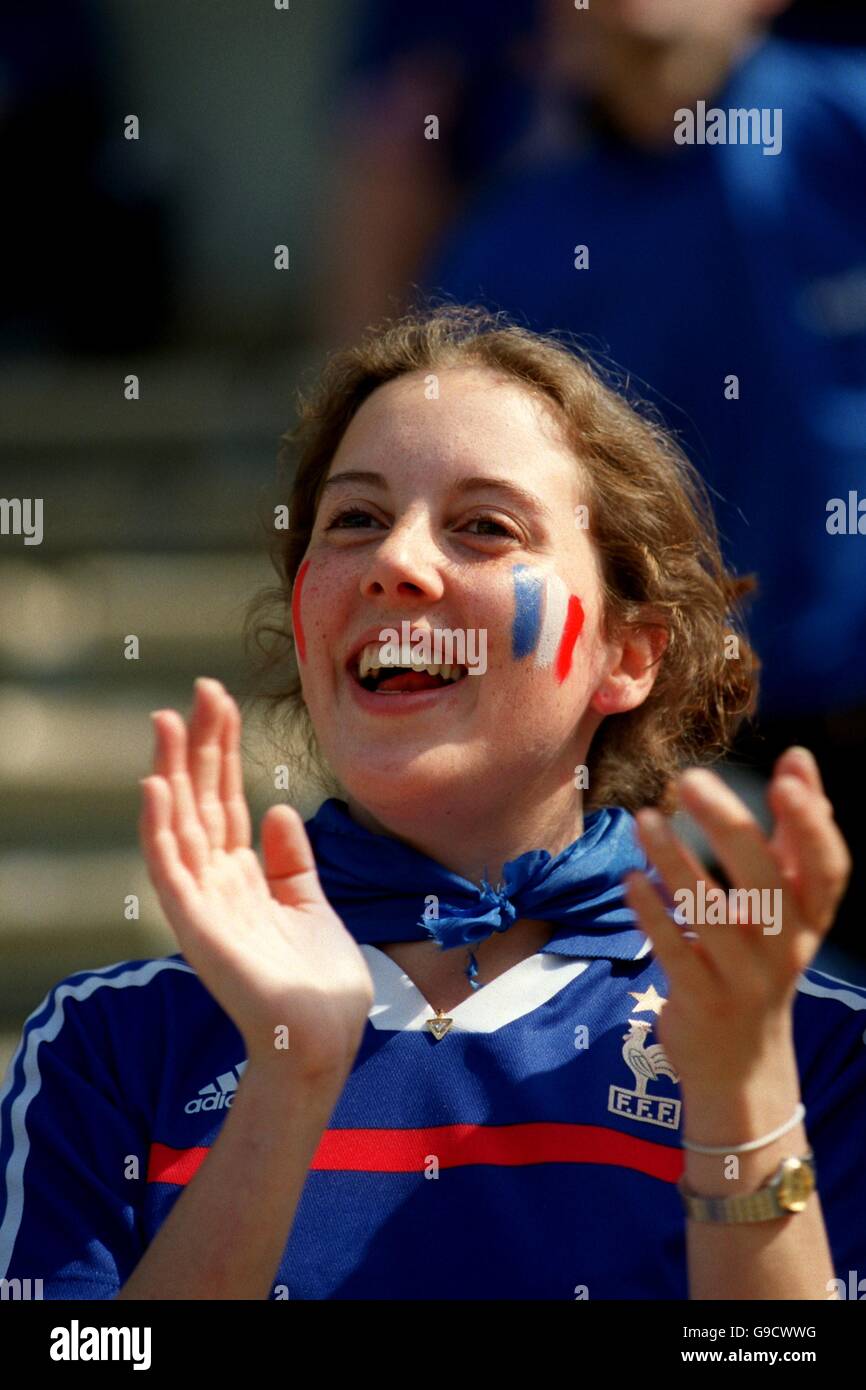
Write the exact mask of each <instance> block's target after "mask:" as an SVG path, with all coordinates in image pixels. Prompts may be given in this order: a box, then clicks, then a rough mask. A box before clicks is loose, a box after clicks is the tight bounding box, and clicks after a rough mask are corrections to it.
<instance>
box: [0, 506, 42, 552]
mask: <svg viewBox="0 0 866 1390" xmlns="http://www.w3.org/2000/svg"><path fill="white" fill-rule="evenodd" d="M0 536H23V537H24V544H25V545H41V544H42V498H41V497H0Z"/></svg>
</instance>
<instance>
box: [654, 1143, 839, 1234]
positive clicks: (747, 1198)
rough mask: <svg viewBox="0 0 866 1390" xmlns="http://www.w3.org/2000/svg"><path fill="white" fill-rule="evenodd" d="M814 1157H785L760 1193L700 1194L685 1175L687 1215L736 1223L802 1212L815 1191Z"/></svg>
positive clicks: (683, 1194)
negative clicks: (693, 1189) (692, 1187)
mask: <svg viewBox="0 0 866 1390" xmlns="http://www.w3.org/2000/svg"><path fill="white" fill-rule="evenodd" d="M816 1182H817V1175H816V1173H815V1156H814V1154H812V1153H811V1152H809V1153H807V1154H804V1155H803V1156H802V1158H785V1159H783V1160H782V1162H781V1163H780V1164H779V1166H778V1168H777V1169H776V1171H775V1173H774V1174H773V1176H772V1177H771V1179H770V1181H769V1182H768V1183H767V1184H766V1185H765V1186H764V1187H761V1188H759V1189H758V1191H757V1192H740V1193H735V1194H733V1195H732V1196H730V1197H699V1196H697V1194H696V1193H694V1192H690V1191H689V1190H688V1188H687V1187H686V1182H685V1177H682V1178H680V1180H679V1182H678V1183H677V1187H678V1188H679V1193H680V1197H681V1198H682V1201H683V1206H684V1207H685V1210H686V1215H687V1216H689V1217H691V1219H692V1220H693V1221H718V1222H722V1223H723V1224H724V1225H735V1224H738V1223H739V1222H741V1221H774V1220H776V1219H777V1218H778V1217H780V1216H790V1215H791V1213H792V1212H800V1211H803V1209H804V1207H805V1206H806V1203H807V1202H808V1200H809V1198H810V1196H811V1195H812V1193H813V1192H814V1191H815V1186H816Z"/></svg>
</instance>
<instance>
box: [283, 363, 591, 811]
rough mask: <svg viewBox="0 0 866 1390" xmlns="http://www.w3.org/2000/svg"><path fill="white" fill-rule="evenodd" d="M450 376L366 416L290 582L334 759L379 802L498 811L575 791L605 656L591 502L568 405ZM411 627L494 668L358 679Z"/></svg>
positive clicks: (304, 660)
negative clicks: (570, 437)
mask: <svg viewBox="0 0 866 1390" xmlns="http://www.w3.org/2000/svg"><path fill="white" fill-rule="evenodd" d="M435 379H436V380H437V381H438V398H434V399H430V398H429V397H430V394H431V389H430V386H429V383H430V381H431V377H430V376H429V375H425V374H423V373H420V372H419V373H412V374H411V375H406V376H402V377H399V378H397V379H396V380H394V381H391V382H388V383H387V384H386V385H385V386H382V387H380V388H378V389H377V390H376V391H375V392H374V393H373V395H372V396H370V397H369V398H368V399H367V400H366V401H365V402H364V404H363V406H362V407H361V408H360V410H359V411H358V413H357V414H356V415H355V417H354V418H353V420H352V422H351V424H350V425H349V428H348V429H347V431H346V433H345V435H344V436H343V438H342V440H341V442H340V445H339V448H338V449H337V452H336V454H335V456H334V458H333V460H332V462H331V465H330V468H329V471H328V483H327V486H326V487H325V489H324V491H323V493H322V496H321V501H320V503H319V509H318V513H317V516H316V521H315V525H314V529H313V533H312V536H311V538H310V543H309V546H308V548H307V551H306V554H305V557H304V561H303V562H302V565H301V567H300V570H299V574H298V581H297V582H296V584H295V602H294V612H293V622H294V631H295V638H296V643H297V646H298V658H299V659H298V665H299V668H300V673H301V682H302V689H303V696H304V700H305V702H306V705H307V708H308V710H309V713H310V717H311V719H312V722H313V726H314V728H315V730H316V735H317V737H318V739H319V742H320V745H321V748H322V751H323V753H324V755H325V757H326V759H327V761H328V763H329V764H330V766H331V768H332V769H333V771H334V773H335V774H336V776H337V777H338V779H339V781H340V782H341V784H342V785H343V787H344V788H346V790H347V792H348V793H349V795H350V798H354V799H356V800H357V801H358V802H360V803H361V804H363V805H364V806H367V807H369V808H370V809H371V810H372V812H373V814H374V815H375V814H376V813H377V810H378V811H381V812H387V811H388V810H389V809H391V808H397V807H401V806H402V807H403V808H415V809H416V810H417V808H418V807H419V806H421V805H425V804H426V805H427V806H429V807H431V808H432V806H433V805H434V799H437V798H445V799H446V800H445V801H438V800H437V801H435V804H436V805H437V806H445V805H447V798H451V797H459V798H466V797H469V798H471V799H472V802H473V804H474V805H475V806H476V808H477V811H478V813H479V814H481V815H483V813H484V807H485V805H486V804H487V805H489V806H490V807H493V806H494V805H499V806H500V808H501V798H503V797H506V798H508V797H513V798H515V799H517V798H519V797H520V795H521V794H526V795H529V796H535V797H537V796H539V795H542V796H543V795H544V794H545V793H546V792H547V791H549V790H552V789H554V788H556V789H558V790H559V791H562V788H563V787H564V786H566V785H568V786H573V785H575V781H574V777H575V774H574V769H575V765H576V764H579V763H583V762H585V756H586V750H587V747H588V743H589V738H590V736H591V734H592V732H593V731H594V729H595V728H596V727H597V725H598V723H599V722H600V714H599V712H598V710H596V709H593V708H592V707H591V706H590V702H591V700H592V699H593V696H594V694H595V692H596V690H597V688H598V686H599V684H600V682H601V681H602V680H603V678H604V676H605V674H606V671H607V668H608V666H609V665H610V650H609V649H608V647H607V646H606V645H605V644H604V642H603V641H602V639H601V636H600V631H599V627H600V622H601V588H600V573H599V566H598V560H597V556H596V553H595V549H594V546H593V543H592V541H591V540H590V539H589V536H588V533H587V530H586V524H585V514H584V513H582V512H581V510H580V509H581V507H582V505H583V504H585V503H586V501H587V498H586V496H585V493H584V491H583V489H582V486H581V481H580V475H579V469H578V467H577V466H576V463H575V459H574V456H573V454H572V453H571V452H570V451H569V450H568V448H567V447H566V445H565V443H564V442H563V441H562V440H561V438H560V436H559V433H558V430H557V427H556V424H555V421H554V419H553V418H552V417H551V415H550V414H549V413H548V412H547V410H546V409H545V408H544V407H543V406H542V405H540V404H539V403H538V402H537V401H536V400H535V399H534V398H533V397H532V396H531V395H530V394H529V393H528V392H526V391H524V390H523V389H522V388H521V387H520V386H518V385H517V384H516V383H514V382H510V381H507V380H504V379H503V378H500V377H499V376H497V375H495V374H493V373H492V372H490V371H489V370H488V369H485V368H480V367H452V368H448V369H443V370H441V371H439V372H438V373H437V374H436V378H435ZM358 474H363V475H364V476H363V477H361V476H350V475H358ZM404 622H405V623H408V624H409V625H410V627H409V628H408V629H405V631H406V632H408V633H409V640H410V642H411V641H412V640H416V641H417V634H418V633H421V634H423V633H427V634H429V635H430V636H431V638H432V636H433V635H434V634H435V633H436V631H437V630H439V631H440V633H444V631H445V630H448V631H450V632H451V633H452V634H455V638H454V639H453V640H455V641H456V640H459V639H458V637H457V634H459V633H463V634H464V641H465V643H466V646H465V657H466V662H465V664H466V665H467V666H469V665H470V664H471V663H474V664H475V665H476V666H477V667H478V668H481V667H482V665H483V664H484V660H483V659H482V655H481V654H482V653H484V658H486V669H484V670H483V674H466V675H465V676H463V677H462V679H460V680H458V681H456V682H452V683H450V684H447V685H444V686H442V687H441V688H437V689H435V690H430V691H426V692H424V693H415V694H400V693H375V694H373V693H369V692H364V691H362V690H360V688H359V685H358V683H357V680H356V675H355V669H354V666H355V663H354V662H350V664H349V666H347V660H348V658H349V657H350V655H351V654H352V653H354V652H356V650H357V648H358V644H359V641H360V640H361V639H362V638H364V639H365V640H369V641H372V642H374V643H375V644H376V646H377V647H378V646H379V640H378V639H379V637H380V634H382V633H383V632H384V631H385V629H389V628H390V629H395V630H396V632H397V634H399V635H402V634H403V632H404V629H402V627H401V624H402V623H404ZM443 640H444V639H443ZM456 650H457V648H456V647H455V651H456ZM443 651H447V649H445V648H443ZM446 660H447V656H446ZM400 683H401V682H399V681H398V682H396V684H397V685H399V684H400ZM404 683H405V682H404ZM409 683H410V684H412V683H414V684H417V683H418V682H417V681H415V682H412V681H411V680H410V682H409Z"/></svg>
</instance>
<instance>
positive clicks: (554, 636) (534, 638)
mask: <svg viewBox="0 0 866 1390" xmlns="http://www.w3.org/2000/svg"><path fill="white" fill-rule="evenodd" d="M512 574H513V575H514V627H513V630H512V641H511V649H512V652H513V655H514V657H515V660H517V661H519V660H520V659H521V658H522V657H524V656H529V655H530V654H531V653H533V652H534V653H535V665H536V666H549V667H552V669H553V674H554V676H555V677H556V680H557V682H558V683H559V684H560V685H561V684H562V682H563V681H564V680H565V678H566V676H567V675H568V673H569V671H570V670H571V658H572V655H573V653H574V644H575V642H576V641H577V639H578V637H579V636H580V632H581V629H582V627H583V619H584V613H583V607H582V605H581V602H580V599H579V598H578V597H577V595H576V594H570V593H569V592H568V589H567V588H566V587H565V585H564V584H563V582H562V580H561V579H560V578H559V576H558V575H556V574H545V573H544V572H543V571H542V570H536V569H532V568H531V567H530V566H529V565H514V566H513V567H512Z"/></svg>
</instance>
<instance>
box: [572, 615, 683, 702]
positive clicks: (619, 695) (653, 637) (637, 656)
mask: <svg viewBox="0 0 866 1390" xmlns="http://www.w3.org/2000/svg"><path fill="white" fill-rule="evenodd" d="M668 637H669V634H668V630H667V628H666V627H665V626H662V625H658V626H656V625H655V624H654V625H652V626H650V625H647V626H645V627H627V628H624V629H623V631H622V632H621V634H620V636H619V638H618V640H617V642H616V643H615V644H613V646H612V664H611V665H610V666H609V667H608V670H607V672H606V674H605V676H604V679H603V680H602V681H601V682H600V683H599V685H598V687H597V688H596V691H595V694H594V695H593V697H592V699H591V700H590V702H589V707H590V709H593V710H595V712H596V713H597V714H601V715H607V714H625V712H626V711H627V710H630V709H637V707H638V705H642V704H643V702H644V700H645V699H646V697H647V696H648V695H649V693H650V691H651V690H652V688H653V686H654V685H655V681H656V676H657V675H658V673H659V662H660V660H661V657H662V656H663V655H664V652H665V650H666V648H667V645H668Z"/></svg>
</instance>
